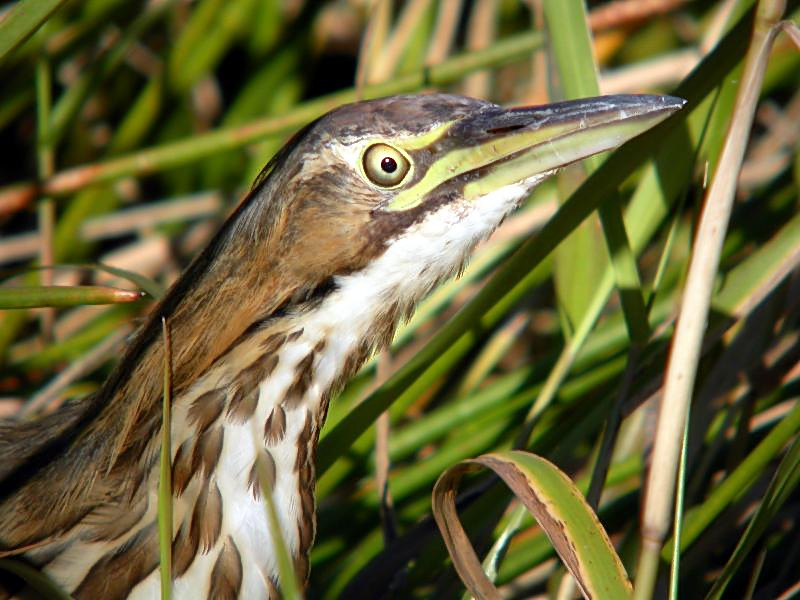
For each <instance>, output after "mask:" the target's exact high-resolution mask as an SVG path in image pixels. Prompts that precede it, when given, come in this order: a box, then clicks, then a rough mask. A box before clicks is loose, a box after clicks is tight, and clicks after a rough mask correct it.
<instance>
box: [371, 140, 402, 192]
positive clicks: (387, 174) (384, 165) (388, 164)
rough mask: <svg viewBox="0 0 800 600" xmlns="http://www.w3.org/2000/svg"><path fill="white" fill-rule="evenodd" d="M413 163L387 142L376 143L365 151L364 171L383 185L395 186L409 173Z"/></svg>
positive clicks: (372, 179)
mask: <svg viewBox="0 0 800 600" xmlns="http://www.w3.org/2000/svg"><path fill="white" fill-rule="evenodd" d="M410 168H411V165H410V164H409V163H408V159H407V158H406V157H405V156H403V154H401V153H400V151H399V150H396V149H395V148H392V147H391V146H387V145H386V144H375V145H373V146H370V147H369V148H367V151H366V152H365V153H364V172H365V173H366V174H367V177H369V180H370V181H371V182H372V183H374V184H375V185H379V186H381V187H393V186H395V185H397V184H399V183H400V182H401V181H403V179H405V176H406V175H407V174H408V170H409V169H410Z"/></svg>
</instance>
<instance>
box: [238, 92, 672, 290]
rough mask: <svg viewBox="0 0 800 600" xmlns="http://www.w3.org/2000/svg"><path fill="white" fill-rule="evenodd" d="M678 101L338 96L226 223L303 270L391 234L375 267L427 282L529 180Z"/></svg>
mask: <svg viewBox="0 0 800 600" xmlns="http://www.w3.org/2000/svg"><path fill="white" fill-rule="evenodd" d="M683 104H684V101H683V100H680V99H677V98H672V97H666V96H648V95H638V96H637V95H627V96H608V97H601V98H592V99H586V100H578V101H572V102H561V103H557V104H551V105H546V106H534V107H522V108H511V109H506V108H503V107H500V106H498V105H496V104H492V103H490V102H486V101H483V100H476V99H472V98H465V97H460V96H454V95H448V94H430V95H405V96H395V97H390V98H383V99H379V100H372V101H368V102H361V103H356V104H350V105H346V106H343V107H341V108H339V109H336V110H334V111H332V112H330V113H328V114H327V115H325V116H324V117H322V118H320V119H318V120H317V121H315V122H314V123H312V124H311V125H310V126H308V127H307V128H306V129H305V130H303V131H302V132H301V133H300V134H298V135H297V136H296V137H295V139H294V140H293V141H292V142H291V143H290V144H289V145H288V146H287V147H286V148H285V149H284V151H282V152H281V153H279V155H278V156H277V157H276V159H274V160H273V161H272V162H271V163H270V165H268V166H267V167H266V168H265V170H264V173H263V174H262V176H261V177H260V178H259V180H257V182H256V185H255V186H254V188H253V192H252V194H251V198H250V202H249V203H248V204H247V205H246V206H245V207H244V208H243V210H242V214H241V215H240V216H239V218H238V221H237V226H236V228H235V229H237V230H242V229H244V230H248V231H249V233H248V237H250V238H251V239H257V238H258V237H259V236H260V235H263V233H264V232H269V233H270V238H272V239H275V240H280V247H274V248H271V249H270V252H273V253H274V256H276V258H277V257H278V256H279V257H280V260H281V261H282V262H283V263H284V268H285V269H289V270H292V269H297V276H298V280H299V281H302V280H305V281H306V282H308V281H310V280H314V281H316V282H319V281H322V280H325V279H327V278H328V277H330V276H332V275H334V276H335V275H337V274H342V273H349V272H353V271H357V270H359V269H362V268H364V267H365V266H366V265H367V264H368V263H369V262H370V261H372V260H374V259H376V258H377V257H378V256H381V255H383V254H384V253H385V252H387V251H390V250H391V248H392V247H394V246H397V245H400V246H402V247H403V249H404V250H403V252H400V251H395V252H394V254H395V255H396V259H397V262H396V264H394V265H393V264H391V262H389V261H384V266H383V268H384V269H392V268H395V269H396V270H397V271H398V274H400V273H403V274H404V275H405V277H406V278H407V280H408V281H409V283H411V284H414V283H416V282H418V279H419V277H420V275H424V274H428V275H429V277H427V278H426V279H427V280H428V281H426V285H425V286H422V287H425V288H427V287H429V285H427V284H433V283H435V280H437V279H438V278H439V277H440V276H446V275H448V274H449V273H451V272H452V271H453V270H455V269H458V268H459V267H460V266H461V264H462V262H463V260H464V258H465V257H466V255H467V253H468V252H469V250H470V249H471V248H472V247H473V246H474V245H475V243H476V242H477V241H479V240H480V239H482V238H484V237H486V236H487V235H488V234H489V233H491V231H492V230H493V229H494V228H495V227H496V226H497V225H498V224H499V223H500V221H501V220H502V219H503V218H504V217H505V216H506V215H507V214H508V213H509V212H510V211H511V210H513V209H514V208H515V207H516V206H517V205H518V204H519V202H520V201H521V200H522V199H524V198H525V197H526V196H527V195H528V194H529V192H530V191H531V189H532V188H533V187H534V186H535V185H536V184H537V183H539V182H541V181H542V180H543V179H545V178H546V177H547V176H549V175H550V174H552V173H554V172H555V171H556V170H557V169H559V168H560V167H563V166H565V165H568V164H570V163H572V162H575V161H578V160H580V159H582V158H585V157H587V156H590V155H592V154H596V153H598V152H602V151H605V150H609V149H613V148H615V147H617V146H619V145H620V144H622V143H623V142H625V141H627V140H628V139H630V138H632V137H634V136H636V135H638V134H639V133H641V132H643V131H645V130H646V129H649V128H650V127H652V126H653V125H655V124H656V123H658V122H659V121H661V120H663V119H664V118H666V117H667V116H669V115H670V114H672V113H673V112H674V111H675V110H677V109H678V108H680V107H681V106H682V105H683ZM278 229H280V235H279V236H275V235H274V233H275V232H276V230H278ZM414 248H417V251H413V249H414ZM388 275H389V274H388V273H387V276H388ZM290 287H291V286H290ZM412 287H413V285H412ZM418 287H419V286H418Z"/></svg>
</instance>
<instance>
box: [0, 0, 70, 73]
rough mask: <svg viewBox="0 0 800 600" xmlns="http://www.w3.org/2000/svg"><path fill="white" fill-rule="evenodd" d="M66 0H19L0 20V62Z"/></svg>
mask: <svg viewBox="0 0 800 600" xmlns="http://www.w3.org/2000/svg"><path fill="white" fill-rule="evenodd" d="M65 2H66V0H20V1H19V2H17V3H16V4H15V5H14V6H12V7H11V9H10V10H9V13H8V15H6V18H5V19H3V21H2V22H0V64H2V62H3V59H4V58H5V57H6V55H8V54H9V53H10V52H13V51H14V50H15V49H16V48H18V47H19V46H20V45H21V44H22V43H23V42H25V40H27V39H28V38H29V37H30V36H31V35H33V33H34V32H35V31H36V30H37V29H39V27H41V26H42V23H44V22H45V21H47V19H49V18H50V15H52V14H53V13H54V12H55V11H57V10H58V9H59V7H61V5H62V4H64V3H65Z"/></svg>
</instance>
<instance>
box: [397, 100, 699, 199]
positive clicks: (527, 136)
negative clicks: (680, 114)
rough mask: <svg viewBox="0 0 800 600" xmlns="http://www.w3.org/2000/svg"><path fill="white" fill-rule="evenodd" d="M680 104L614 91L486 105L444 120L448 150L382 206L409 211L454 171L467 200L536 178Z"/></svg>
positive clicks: (612, 144) (633, 132) (621, 139)
mask: <svg viewBox="0 0 800 600" xmlns="http://www.w3.org/2000/svg"><path fill="white" fill-rule="evenodd" d="M684 104H686V101H685V100H682V99H680V98H674V97H672V96H654V95H617V96H602V97H598V98H587V99H583V100H573V101H568V102H559V103H556V104H549V105H544V106H530V107H521V108H510V109H503V108H501V107H499V106H491V107H489V108H487V109H485V110H481V111H479V112H476V113H475V114H474V115H468V116H466V117H464V118H462V119H459V120H457V121H454V122H452V123H451V124H449V125H448V126H447V131H446V133H444V134H443V141H444V140H445V138H446V140H448V141H451V142H452V143H453V146H452V147H451V149H450V150H449V151H447V152H445V153H443V155H442V156H441V158H439V159H438V160H436V161H435V162H434V163H433V164H431V166H430V167H429V168H428V171H427V172H426V173H425V175H424V176H423V177H422V178H421V179H420V180H419V181H418V182H416V184H414V185H413V186H412V187H411V188H410V189H408V190H405V191H404V192H401V193H400V194H398V195H397V196H396V197H395V198H394V200H393V201H392V202H391V204H390V207H389V208H390V210H403V209H405V208H409V207H410V206H411V205H413V204H416V203H417V202H416V201H414V199H419V198H422V197H424V196H425V195H426V194H427V193H428V192H430V191H432V190H434V189H435V188H436V187H438V185H440V184H442V183H444V182H446V181H450V180H453V179H455V178H457V177H460V176H465V177H464V180H465V183H464V187H463V196H464V197H465V198H466V199H467V200H476V199H477V198H480V197H482V196H485V195H486V194H488V193H490V192H492V191H495V190H498V189H501V188H504V187H506V186H509V185H513V184H516V183H522V182H526V181H532V182H536V181H538V180H541V179H543V178H544V177H546V176H547V175H549V174H551V173H552V172H553V171H554V170H556V169H558V168H560V167H564V166H566V165H568V164H570V163H573V162H575V161H578V160H581V159H583V158H586V157H587V156H591V155H593V154H597V153H598V152H603V151H605V150H611V149H613V148H616V147H617V146H619V145H621V144H623V143H625V142H626V141H628V140H629V139H631V138H633V137H636V136H637V135H639V134H640V133H642V132H644V131H646V130H648V129H650V128H651V127H653V126H654V125H656V124H657V123H659V122H661V121H663V120H664V119H666V118H667V117H668V116H669V115H671V114H672V113H674V112H675V111H677V110H678V109H680V108H681V107H682V106H683V105H684ZM417 201H418V200H417Z"/></svg>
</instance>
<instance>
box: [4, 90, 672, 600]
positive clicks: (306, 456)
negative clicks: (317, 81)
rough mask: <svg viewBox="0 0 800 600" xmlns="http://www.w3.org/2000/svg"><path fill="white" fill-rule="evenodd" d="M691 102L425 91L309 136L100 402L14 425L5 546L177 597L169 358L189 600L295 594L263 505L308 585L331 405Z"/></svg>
mask: <svg viewBox="0 0 800 600" xmlns="http://www.w3.org/2000/svg"><path fill="white" fill-rule="evenodd" d="M683 104H684V101H683V100H681V99H678V98H674V97H670V96H658V95H616V96H605V97H597V98H589V99H582V100H572V101H564V102H558V103H554V104H549V105H542V106H523V107H514V108H504V107H501V106H499V105H497V104H493V103H491V102H488V101H485V100H478V99H473V98H467V97H462V96H457V95H451V94H444V93H427V94H409V95H400V96H393V97H388V98H381V99H375V100H368V101H362V102H356V103H352V104H348V105H344V106H341V107H339V108H337V109H334V110H333V111H331V112H329V113H328V114H326V115H324V116H322V117H320V118H319V119H317V120H315V121H313V122H312V123H310V124H308V125H307V126H305V127H304V128H303V129H302V130H300V131H299V132H298V133H297V134H295V135H294V136H293V137H292V138H291V139H290V140H289V141H288V142H287V143H286V145H285V146H284V147H283V148H282V149H281V150H280V151H279V152H278V153H277V154H276V155H275V156H274V157H273V158H272V159H271V160H270V161H269V163H268V164H267V165H266V167H265V168H264V169H263V170H262V172H261V173H260V174H259V176H258V177H257V178H256V180H255V182H254V184H253V185H252V187H251V189H250V191H249V193H248V194H247V195H246V196H245V197H244V199H243V200H242V201H241V203H240V204H239V205H238V207H237V208H236V209H235V211H234V212H233V213H232V214H231V216H230V217H229V218H228V219H227V220H226V222H225V223H224V224H223V225H222V227H221V229H220V230H219V232H218V233H217V234H216V235H215V237H213V239H212V240H211V242H210V243H209V244H208V246H207V247H206V248H205V249H204V250H203V251H202V252H201V253H200V254H199V255H198V256H197V257H196V258H195V259H194V260H193V261H192V262H191V263H190V265H189V266H188V268H187V269H186V271H185V272H184V273H183V274H182V275H181V276H180V277H179V278H178V279H177V281H176V282H175V283H174V284H173V285H172V287H171V288H170V289H169V290H168V292H167V293H166V294H165V296H164V298H163V299H162V300H161V301H160V302H158V303H157V304H156V305H155V306H154V308H153V309H152V310H151V311H150V313H149V316H148V317H147V319H146V320H145V322H144V323H143V325H142V326H141V327H140V328H139V330H138V331H137V332H136V333H135V334H134V335H133V336H132V338H131V340H130V341H129V344H128V345H127V347H126V349H125V350H124V351H123V353H122V355H121V359H120V360H119V362H118V364H117V366H116V367H115V368H114V369H113V370H112V372H111V373H110V375H109V377H108V378H107V380H106V381H105V382H104V383H103V384H102V386H101V387H100V388H99V390H98V391H97V392H96V393H94V394H93V395H90V396H89V397H87V398H85V399H83V400H80V401H75V402H72V403H68V404H66V405H64V406H63V407H61V408H60V409H59V410H57V411H56V412H54V413H52V414H47V415H43V416H41V417H39V418H37V419H34V420H30V421H18V422H17V421H12V422H4V423H3V424H1V425H0V455H2V456H3V457H4V462H3V464H2V466H0V554H2V555H3V556H17V557H20V558H22V559H23V560H25V561H26V562H28V563H29V564H30V565H32V566H34V567H36V568H37V569H39V570H41V571H42V572H44V573H45V574H46V575H47V576H49V577H50V578H51V579H52V580H54V581H55V582H56V583H57V584H58V585H59V586H60V587H61V588H62V589H63V590H65V591H66V592H68V593H69V594H71V595H72V596H74V597H75V598H79V599H81V598H87V599H96V598H105V599H115V598H132V599H134V598H135V599H140V598H156V597H159V593H160V587H159V586H160V583H159V550H158V534H157V489H158V481H159V456H160V451H161V435H162V431H161V430H162V425H163V423H162V402H163V374H164V364H165V360H167V362H168V364H169V365H170V367H169V371H170V373H171V394H170V396H169V397H170V401H171V414H172V420H171V427H170V431H169V435H170V439H171V448H172V454H171V478H172V491H173V497H172V507H173V508H172V510H173V531H172V561H173V566H172V576H173V583H172V597H173V598H177V599H184V598H192V599H196V598H215V599H216V598H222V599H225V598H244V599H251V598H253V599H267V598H270V599H271V598H279V597H281V593H282V584H281V581H280V578H279V574H278V568H277V558H276V552H275V550H274V544H273V541H274V538H273V534H272V532H271V529H270V527H269V524H268V521H267V519H266V517H265V511H264V505H263V502H264V498H263V495H264V494H265V493H269V494H271V496H272V499H273V501H274V505H275V508H276V512H277V515H278V524H279V528H280V532H279V533H280V535H281V536H282V538H283V540H284V541H285V543H286V545H287V547H288V549H289V552H290V554H291V557H292V560H293V563H294V570H295V574H296V575H297V579H298V581H299V584H300V586H301V589H302V586H303V585H305V583H306V582H307V579H308V574H309V558H308V556H309V550H310V548H311V546H312V544H313V541H314V536H315V498H314V485H315V459H316V448H317V441H318V438H319V434H320V429H321V427H322V425H323V423H324V422H325V417H326V413H327V410H328V405H329V402H330V401H331V399H332V397H333V396H335V394H336V392H337V391H338V390H340V389H341V388H342V386H343V385H344V384H345V383H346V382H347V381H348V379H349V378H351V377H352V376H353V375H354V374H355V373H356V371H357V370H358V369H359V367H360V366H361V365H362V364H363V363H364V362H365V361H366V360H367V359H368V358H369V357H370V356H371V355H372V354H373V353H374V352H376V351H378V350H380V349H381V348H384V347H386V346H387V344H389V343H390V341H391V339H392V335H393V332H394V330H395V327H396V326H397V325H398V323H400V322H401V321H402V320H403V319H405V318H408V317H409V316H410V315H411V313H412V312H413V310H414V307H415V305H416V304H417V303H418V302H419V301H420V300H421V299H422V298H423V297H424V296H425V295H426V294H427V293H428V292H430V291H431V290H432V289H433V288H434V287H435V286H436V285H437V284H439V283H440V282H442V281H443V280H445V279H447V278H449V277H452V276H454V275H456V274H457V273H459V271H460V270H461V269H462V268H463V266H464V264H465V262H466V261H467V259H468V257H469V255H470V253H471V252H472V250H473V249H474V248H475V246H476V244H478V243H479V242H480V241H481V240H483V239H485V238H486V237H488V236H489V235H490V234H491V233H492V231H493V230H494V229H495V228H496V227H497V226H498V225H499V224H500V223H501V222H502V221H503V219H504V218H505V217H506V216H507V215H508V214H509V213H511V212H512V211H513V210H514V209H515V208H516V207H517V206H518V205H519V204H520V203H521V202H522V201H523V200H524V199H525V198H526V197H528V195H529V194H530V192H531V190H532V189H533V188H534V187H535V186H536V185H537V184H538V183H540V182H541V181H543V180H544V179H545V178H547V177H548V176H550V175H552V174H553V173H554V172H556V171H557V170H558V169H560V168H561V167H564V166H565V165H568V164H570V163H573V162H575V161H578V160H581V159H583V158H585V157H587V156H589V155H592V154H596V153H598V152H603V151H606V150H610V149H613V148H616V147H617V146H619V145H620V144H622V143H624V142H625V141H627V140H629V139H630V138H632V137H634V136H636V135H638V134H640V133H642V132H643V131H645V130H647V129H649V128H650V127H652V126H653V125H655V124H656V123H658V122H660V121H662V120H663V119H665V118H666V117H668V116H669V115H671V114H672V113H674V112H675V111H677V110H678V109H679V108H681V107H682V106H683ZM163 326H166V328H167V329H168V331H169V337H170V340H171V343H170V352H169V355H167V353H166V351H165V341H164V340H165V338H164V336H163V335H162V327H163ZM259 473H262V474H263V477H261V478H260V477H259ZM262 480H265V481H262ZM262 484H263V485H262Z"/></svg>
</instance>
